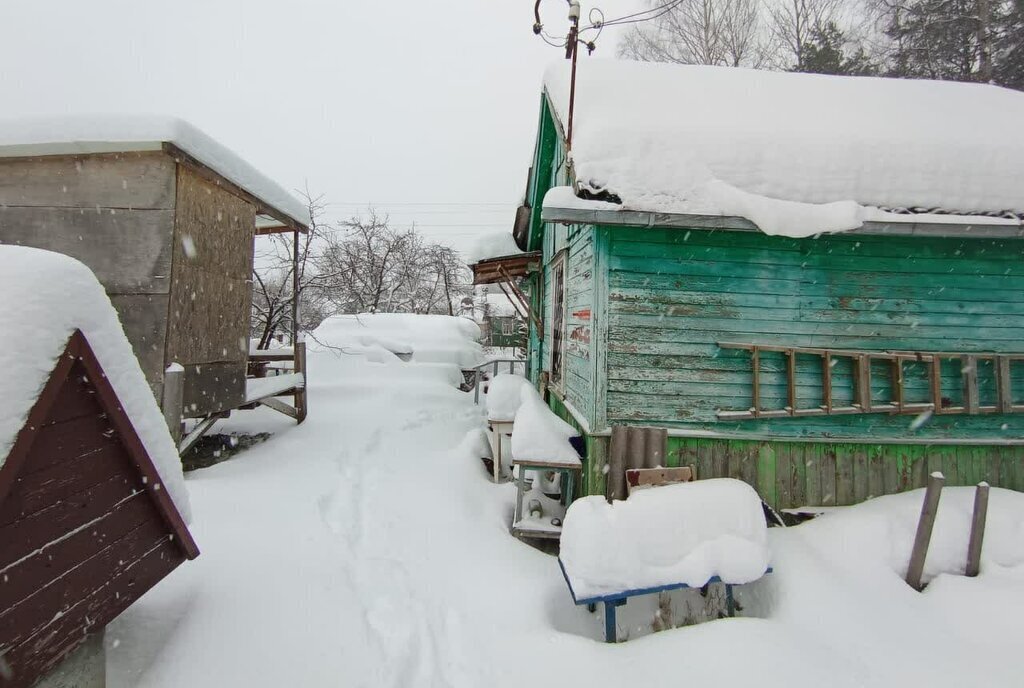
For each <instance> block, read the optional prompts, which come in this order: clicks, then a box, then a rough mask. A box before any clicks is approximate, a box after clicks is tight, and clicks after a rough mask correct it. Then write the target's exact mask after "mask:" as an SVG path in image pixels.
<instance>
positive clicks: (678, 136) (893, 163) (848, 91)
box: [545, 59, 1024, 236]
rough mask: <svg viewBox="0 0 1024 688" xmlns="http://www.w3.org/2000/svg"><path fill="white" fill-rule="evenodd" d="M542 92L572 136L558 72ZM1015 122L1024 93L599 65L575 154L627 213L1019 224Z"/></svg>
mask: <svg viewBox="0 0 1024 688" xmlns="http://www.w3.org/2000/svg"><path fill="white" fill-rule="evenodd" d="M545 87H546V89H547V92H548V94H549V97H550V100H551V103H552V105H553V107H554V110H555V116H556V117H557V118H558V119H559V121H560V122H561V123H562V126H563V130H564V128H565V124H566V122H567V111H568V103H569V69H568V67H567V66H566V65H565V64H564V63H557V64H554V65H552V67H551V68H549V69H548V71H547V73H546V75H545ZM1021 122H1024V93H1020V92H1017V91H1011V90H1008V89H1004V88H999V87H996V86H989V85H985V84H972V83H956V82H951V81H925V80H908V79H883V78H870V77H836V76H825V75H816V74H815V75H812V74H794V73H785V72H766V71H755V70H749V69H738V68H727V67H706V66H692V65H667V64H652V63H636V62H622V61H608V60H596V59H595V60H584V61H582V62H581V64H580V65H579V72H578V76H577V88H576V107H575V114H574V123H573V142H572V159H573V164H574V167H575V176H576V181H577V183H578V184H579V185H580V186H581V187H583V188H587V189H588V190H590V191H594V192H596V191H606V192H608V193H609V194H613V195H614V196H616V197H618V199H619V200H621V202H622V204H621V208H623V209H629V210H639V211H652V212H664V213H680V214H703V215H722V216H738V217H743V218H746V219H748V220H750V221H752V222H754V223H755V224H756V225H758V227H760V229H761V230H762V231H764V232H766V233H768V234H785V235H789V236H809V235H812V234H817V233H821V232H830V231H831V232H835V231H846V230H850V229H855V228H857V227H860V226H861V225H862V224H863V222H865V221H867V220H885V221H898V220H899V218H900V217H901V216H899V215H895V214H894V213H889V212H885V209H938V210H941V211H944V212H950V213H960V214H973V213H1002V214H1005V215H1007V216H1009V219H1008V220H1007V222H1012V223H1019V218H1014V217H1013V216H1014V215H1020V214H1021V213H1024V185H1022V184H1021V183H1020V180H1021V179H1024V127H1021ZM563 195H564V194H563ZM559 202H561V203H564V202H565V199H564V198H559V197H558V196H557V194H556V196H555V197H552V198H549V199H548V200H546V201H545V208H548V207H557V205H558V203H559ZM602 205H603V204H602Z"/></svg>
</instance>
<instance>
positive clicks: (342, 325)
mask: <svg viewBox="0 0 1024 688" xmlns="http://www.w3.org/2000/svg"><path fill="white" fill-rule="evenodd" d="M312 339H313V341H312V342H311V343H310V346H311V347H312V348H313V349H333V350H339V351H342V352H344V353H349V354H362V355H365V356H367V357H368V358H369V359H370V360H371V361H374V362H377V363H387V362H398V361H401V360H406V361H409V360H411V361H414V362H416V363H443V364H450V365H455V366H458V367H459V368H472V367H474V366H476V365H478V364H479V363H482V362H483V360H484V354H483V347H482V346H481V345H480V341H479V340H480V326H479V325H477V324H476V323H475V322H473V321H472V320H470V319H468V318H460V317H453V316H448V315H418V314H413V313H362V314H360V315H333V316H331V317H329V318H327V319H326V320H324V321H323V322H322V323H320V326H319V327H317V328H316V330H314V331H313V334H312Z"/></svg>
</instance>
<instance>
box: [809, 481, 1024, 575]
mask: <svg viewBox="0 0 1024 688" xmlns="http://www.w3.org/2000/svg"><path fill="white" fill-rule="evenodd" d="M923 500H924V490H923V489H921V490H914V491H913V492H905V493H903V494H896V495H888V496H885V497H878V498H877V499H872V500H869V501H867V502H864V503H863V504H857V505H855V506H851V507H846V508H843V509H840V510H837V511H836V512H833V513H829V514H826V515H824V516H820V517H818V518H816V519H814V520H813V521H811V522H810V523H807V524H804V525H803V526H801V527H800V530H799V532H800V533H802V534H804V535H805V536H806V537H807V538H809V539H811V540H813V541H814V542H815V543H816V544H817V546H818V547H819V549H821V551H822V553H823V554H825V555H826V556H827V557H828V558H829V559H830V560H832V561H834V562H837V563H838V562H842V563H845V562H850V563H851V565H854V564H853V562H858V563H857V564H856V565H864V564H865V563H868V562H870V563H871V564H873V565H883V566H885V567H886V568H888V569H890V570H891V571H892V572H893V574H895V575H896V576H898V577H899V578H903V577H904V576H905V575H906V572H907V566H908V564H909V562H910V550H911V548H912V547H913V543H914V534H915V533H916V531H917V523H918V520H919V518H920V516H921V503H922V501H923ZM973 509H974V488H973V487H947V488H945V489H943V491H942V497H941V499H940V500H939V511H938V516H937V517H936V519H935V527H934V529H933V531H932V539H931V544H930V545H929V547H928V558H927V559H926V560H925V568H924V580H925V582H927V581H929V580H931V579H932V578H934V577H935V576H938V575H939V574H943V573H952V574H962V573H963V572H964V567H965V566H966V563H967V541H968V537H969V535H970V528H971V514H972V513H973ZM993 564H994V565H996V566H999V567H1012V566H1019V565H1021V564H1024V494H1021V493H1019V492H1013V491H1012V490H1004V489H999V488H992V489H991V492H990V493H989V511H988V518H987V522H986V525H985V540H984V547H983V550H982V568H983V569H985V568H991V565H993Z"/></svg>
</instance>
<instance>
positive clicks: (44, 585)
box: [0, 331, 199, 688]
mask: <svg viewBox="0 0 1024 688" xmlns="http://www.w3.org/2000/svg"><path fill="white" fill-rule="evenodd" d="M198 555H199V549H198V547H197V546H196V544H195V541H194V540H193V539H192V536H191V534H190V533H189V531H188V528H187V527H186V526H185V523H184V521H183V520H182V517H181V514H180V513H179V512H178V510H177V508H176V507H175V504H174V502H173V500H172V499H171V497H170V495H169V494H168V492H167V490H166V489H165V488H164V486H163V484H162V480H161V478H160V475H159V473H158V471H157V469H156V467H155V466H154V464H153V461H152V460H151V459H150V457H149V455H148V453H147V452H146V449H145V446H144V445H143V443H142V441H141V440H140V438H139V437H138V435H137V434H136V432H135V429H134V428H133V427H132V424H131V421H130V420H129V418H128V416H127V414H126V412H125V410H124V408H123V407H122V405H121V403H120V402H119V400H118V398H117V395H116V393H115V392H114V390H113V388H112V387H111V385H110V383H109V381H108V380H107V378H106V376H105V375H104V373H103V370H102V369H101V367H100V364H99V362H98V360H97V359H96V356H95V355H94V353H93V351H92V349H91V348H90V346H89V343H88V341H86V338H85V336H84V335H83V334H82V333H81V332H80V331H76V332H75V333H74V334H73V335H72V336H71V337H70V339H69V340H68V344H67V347H66V348H65V350H64V353H63V354H61V356H60V358H59V359H58V361H57V364H56V366H55V367H54V369H53V372H52V373H51V374H50V377H49V379H48V380H47V382H46V384H45V386H44V387H43V390H42V392H41V393H40V394H39V396H38V398H37V399H36V401H35V404H34V405H33V406H32V409H31V411H30V412H29V414H28V417H27V419H26V422H25V424H24V426H23V427H22V429H21V431H20V432H19V433H18V435H17V438H16V439H15V443H14V445H13V447H12V448H11V451H10V453H9V454H8V456H7V459H6V461H5V463H4V464H3V466H2V467H0V572H2V573H3V576H2V578H0V656H2V657H0V659H2V662H0V686H3V687H4V688H8V687H11V688H13V687H18V688H20V687H21V686H29V685H31V684H32V683H33V682H34V681H35V680H36V679H37V678H39V677H40V676H41V675H43V674H44V673H45V672H46V671H48V670H49V669H51V668H52V667H54V666H55V665H56V664H57V663H58V662H59V661H60V660H61V659H62V658H63V657H64V656H66V655H67V654H68V653H69V652H71V651H72V650H74V649H75V648H76V647H77V646H78V645H79V644H81V642H82V641H83V640H84V639H85V637H86V635H87V634H88V633H90V632H94V631H98V630H100V629H102V628H103V626H105V625H106V624H107V623H109V622H110V621H111V620H113V619H114V617H116V616H117V615H118V614H120V613H121V612H122V611H124V610H125V609H126V608H127V607H128V606H129V605H130V604H131V603H132V602H134V601H135V600H136V599H138V598H139V597H140V596H141V595H142V594H143V593H145V592H146V591H147V590H149V589H150V588H152V587H153V586H154V585H156V583H158V582H159V581H160V580H161V579H163V578H164V577H165V576H166V575H167V574H169V573H170V572H171V571H172V570H173V569H174V568H175V567H177V566H178V565H179V564H180V563H182V562H183V561H185V560H187V559H194V558H195V557H196V556H198ZM3 670H6V672H5V671H3ZM5 673H9V674H10V675H9V676H7V675H5Z"/></svg>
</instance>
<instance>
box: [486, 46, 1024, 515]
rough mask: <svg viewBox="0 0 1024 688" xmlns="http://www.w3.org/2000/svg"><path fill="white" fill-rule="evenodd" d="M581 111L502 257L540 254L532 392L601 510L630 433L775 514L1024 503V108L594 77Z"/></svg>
mask: <svg viewBox="0 0 1024 688" xmlns="http://www.w3.org/2000/svg"><path fill="white" fill-rule="evenodd" d="M570 92H571V88H570V85H569V69H568V66H563V65H556V66H555V67H554V68H553V69H552V70H550V71H549V72H548V75H547V77H546V88H545V92H544V95H543V98H542V103H541V112H540V120H539V128H538V136H537V142H536V148H535V155H534V159H533V167H532V170H531V174H530V183H529V189H528V194H527V202H526V205H525V206H524V209H523V210H522V212H521V214H524V213H525V214H528V216H529V221H528V222H525V223H517V231H516V238H517V240H518V241H519V244H520V246H521V248H522V249H524V254H523V255H522V256H519V257H511V258H508V259H507V260H508V261H509V262H510V263H511V264H513V265H520V264H524V263H525V262H526V261H527V254H526V253H525V251H530V252H534V251H542V259H541V261H540V262H541V263H542V265H541V266H540V267H539V268H538V269H537V270H536V271H532V272H529V271H528V277H527V278H528V279H529V280H530V281H531V284H530V287H529V288H528V289H527V290H526V291H528V293H529V294H530V298H531V304H530V305H531V310H532V314H531V315H532V320H531V337H530V356H529V357H530V361H529V363H530V370H531V375H532V377H533V378H534V380H536V381H538V382H539V381H540V380H541V378H542V377H544V378H547V379H549V380H550V385H549V389H550V391H551V400H550V403H551V405H552V407H553V408H554V409H555V410H556V411H557V412H558V413H559V414H560V415H562V416H563V417H564V418H565V419H566V420H568V421H570V422H571V423H574V424H575V425H576V426H577V427H578V428H579V429H580V430H581V431H582V432H583V434H584V435H585V436H586V438H587V447H588V455H587V458H586V461H585V465H584V477H583V489H584V491H585V492H586V493H587V494H607V495H608V496H610V497H623V496H624V488H625V483H624V475H623V468H624V467H623V466H621V465H615V463H614V462H613V461H612V457H611V456H610V450H609V444H610V438H611V435H612V428H613V427H616V426H645V427H656V428H664V429H667V433H668V455H667V457H666V463H667V464H668V465H670V466H675V465H694V466H696V467H697V475H698V477H699V478H706V477H720V476H727V477H737V478H742V479H744V480H745V481H747V482H748V483H750V484H751V485H753V486H755V487H756V488H757V489H758V491H759V492H760V493H761V495H762V497H764V498H765V499H766V500H767V501H768V502H769V503H770V504H772V505H774V506H776V507H779V508H789V507H799V506H802V505H841V504H851V503H854V502H859V501H862V500H864V499H866V498H868V497H871V496H877V495H881V494H884V493H890V492H897V491H902V490H906V489H910V488H914V487H919V486H922V485H923V484H924V481H925V478H926V476H927V475H928V474H929V473H930V472H932V471H935V470H941V471H943V472H944V473H945V475H946V478H947V480H948V481H949V482H950V483H951V484H973V483H975V482H978V481H980V480H987V481H988V482H989V483H991V484H992V485H998V486H1002V487H1007V488H1012V489H1018V490H1020V489H1024V414H1022V413H1021V412H1022V411H1024V298H1022V295H1024V267H1022V266H1024V228H1022V224H1021V219H1022V218H1024V186H1021V185H1020V179H1024V134H1022V132H1024V130H1022V129H1021V128H1020V126H1019V122H1020V121H1024V94H1022V93H1017V92H1012V91H1008V90H1005V89H1000V88H997V87H993V86H987V85H978V84H955V83H939V82H924V81H909V80H889V79H862V78H842V77H823V76H819V75H800V74H778V73H765V72H753V71H750V70H742V69H737V70H733V69H726V68H710V67H683V66H667V65H650V64H639V63H616V62H609V61H593V62H591V61H587V62H584V63H582V64H581V65H580V68H579V80H578V82H577V83H576V103H575V115H574V116H575V118H576V119H575V122H574V126H573V127H572V128H571V129H570V127H568V126H567V125H568V121H567V117H568V114H567V113H568V112H569V103H568V101H569V97H570ZM966 121H976V122H984V123H985V126H984V127H975V128H972V129H971V130H970V131H966V130H965V129H964V128H963V127H962V126H961V123H963V122H966ZM1014 123H1016V124H1014ZM570 130H571V131H574V132H575V133H574V134H573V136H574V139H573V141H572V143H571V148H570V142H569V141H567V138H566V132H567V131H570ZM570 150H571V155H569V151H570ZM501 262H502V261H501V260H497V261H492V263H493V264H491V265H490V266H489V267H488V269H487V270H482V269H478V270H477V279H478V281H483V282H486V281H490V280H492V279H495V278H494V277H493V275H498V274H500V273H501V270H500V267H501V266H500V265H498V263H501ZM508 274H510V273H507V274H506V277H507V276H508ZM538 323H539V325H538Z"/></svg>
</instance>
